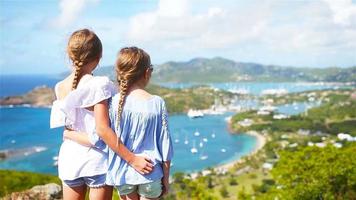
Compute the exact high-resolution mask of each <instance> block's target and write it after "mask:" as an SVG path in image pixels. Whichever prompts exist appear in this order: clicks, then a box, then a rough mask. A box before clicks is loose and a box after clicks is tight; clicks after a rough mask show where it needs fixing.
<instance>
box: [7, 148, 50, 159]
mask: <svg viewBox="0 0 356 200" xmlns="http://www.w3.org/2000/svg"><path fill="white" fill-rule="evenodd" d="M46 150H47V147H44V146H33V147H28V148H20V149H3V150H0V159H8V158H13V157H22V156H29V155H31V154H35V153H40V152H43V151H46Z"/></svg>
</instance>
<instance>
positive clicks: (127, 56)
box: [116, 47, 151, 128]
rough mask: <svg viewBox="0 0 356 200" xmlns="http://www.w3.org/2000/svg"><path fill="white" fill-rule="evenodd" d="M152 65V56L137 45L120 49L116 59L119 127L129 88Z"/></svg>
mask: <svg viewBox="0 0 356 200" xmlns="http://www.w3.org/2000/svg"><path fill="white" fill-rule="evenodd" d="M150 66H151V59H150V56H149V55H148V54H147V53H146V52H145V51H144V50H142V49H140V48H137V47H125V48H122V49H121V50H120V52H119V55H118V58H117V61H116V73H117V81H118V82H119V87H120V101H119V108H118V115H117V116H118V119H117V126H116V127H117V128H119V125H120V120H121V113H122V110H123V106H124V102H125V97H126V95H127V92H128V89H129V88H130V87H131V86H132V85H133V84H134V83H136V82H137V81H139V80H141V78H142V77H143V76H144V74H145V71H146V70H147V69H148V68H149V67H150Z"/></svg>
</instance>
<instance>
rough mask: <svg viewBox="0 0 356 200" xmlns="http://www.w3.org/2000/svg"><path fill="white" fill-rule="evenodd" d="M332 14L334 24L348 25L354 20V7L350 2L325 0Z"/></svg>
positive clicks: (355, 6)
mask: <svg viewBox="0 0 356 200" xmlns="http://www.w3.org/2000/svg"><path fill="white" fill-rule="evenodd" d="M325 2H326V3H327V4H328V6H329V8H330V10H331V11H332V12H333V21H334V22H335V23H336V24H342V25H350V24H351V23H352V21H351V20H355V18H356V5H354V4H353V3H352V0H337V1H335V0H325Z"/></svg>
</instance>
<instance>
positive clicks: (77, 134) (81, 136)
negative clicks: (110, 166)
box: [63, 129, 93, 147]
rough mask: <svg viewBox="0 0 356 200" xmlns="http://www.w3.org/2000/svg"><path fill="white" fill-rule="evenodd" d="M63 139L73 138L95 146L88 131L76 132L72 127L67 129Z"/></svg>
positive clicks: (85, 144)
mask: <svg viewBox="0 0 356 200" xmlns="http://www.w3.org/2000/svg"><path fill="white" fill-rule="evenodd" d="M63 139H69V140H73V141H75V142H77V143H79V144H81V145H84V146H88V147H91V146H93V145H92V144H91V143H90V141H89V138H88V135H87V134H86V133H81V132H76V131H73V130H70V129H65V130H64V133H63Z"/></svg>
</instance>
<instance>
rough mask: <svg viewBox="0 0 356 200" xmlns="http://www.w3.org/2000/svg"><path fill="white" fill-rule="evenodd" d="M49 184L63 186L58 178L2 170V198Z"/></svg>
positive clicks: (0, 184)
mask: <svg viewBox="0 0 356 200" xmlns="http://www.w3.org/2000/svg"><path fill="white" fill-rule="evenodd" d="M47 183H57V184H61V181H60V180H59V178H58V177H57V176H53V175H46V174H38V173H33V172H22V171H13V170H0V197H3V196H6V195H8V194H11V193H13V192H19V191H23V190H27V189H30V188H32V187H33V186H36V185H44V184H47Z"/></svg>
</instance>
